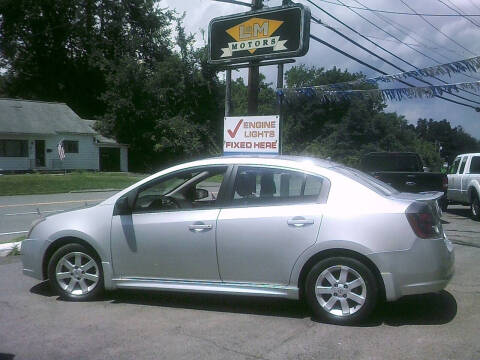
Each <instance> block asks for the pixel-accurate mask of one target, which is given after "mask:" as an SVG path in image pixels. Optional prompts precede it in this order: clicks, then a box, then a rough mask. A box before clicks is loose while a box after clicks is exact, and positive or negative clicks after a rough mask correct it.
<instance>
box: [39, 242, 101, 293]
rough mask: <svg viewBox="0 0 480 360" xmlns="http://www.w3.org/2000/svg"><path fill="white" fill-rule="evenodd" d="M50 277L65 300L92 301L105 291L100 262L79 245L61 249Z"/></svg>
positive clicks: (51, 282) (49, 274)
mask: <svg viewBox="0 0 480 360" xmlns="http://www.w3.org/2000/svg"><path fill="white" fill-rule="evenodd" d="M48 277H49V280H50V284H51V285H52V287H53V288H54V289H55V290H56V291H57V292H58V293H59V295H60V297H62V298H64V299H66V300H71V301H86V300H91V299H93V298H95V297H97V296H99V295H100V294H101V293H102V292H103V289H104V287H103V272H102V267H101V262H100V260H99V259H98V257H97V255H96V254H94V253H93V252H92V251H91V250H89V249H87V248H86V247H85V246H83V245H80V244H68V245H65V246H62V247H61V248H60V249H58V250H57V251H56V252H55V253H54V254H53V256H52V258H51V259H50V262H49V264H48Z"/></svg>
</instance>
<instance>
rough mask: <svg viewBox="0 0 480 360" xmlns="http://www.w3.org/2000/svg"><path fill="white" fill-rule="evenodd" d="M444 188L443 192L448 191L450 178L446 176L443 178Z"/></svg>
mask: <svg viewBox="0 0 480 360" xmlns="http://www.w3.org/2000/svg"><path fill="white" fill-rule="evenodd" d="M442 187H443V191H447V190H448V177H446V176H445V177H444V178H443V182H442Z"/></svg>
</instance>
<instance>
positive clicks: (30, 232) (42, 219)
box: [27, 217, 46, 239]
mask: <svg viewBox="0 0 480 360" xmlns="http://www.w3.org/2000/svg"><path fill="white" fill-rule="evenodd" d="M45 220H46V218H44V217H41V218H40V219H37V220H35V221H34V222H32V225H30V230H29V231H28V235H27V239H29V238H30V235H31V234H32V231H33V229H34V228H35V226H37V225H38V224H40V223H41V222H43V221H45Z"/></svg>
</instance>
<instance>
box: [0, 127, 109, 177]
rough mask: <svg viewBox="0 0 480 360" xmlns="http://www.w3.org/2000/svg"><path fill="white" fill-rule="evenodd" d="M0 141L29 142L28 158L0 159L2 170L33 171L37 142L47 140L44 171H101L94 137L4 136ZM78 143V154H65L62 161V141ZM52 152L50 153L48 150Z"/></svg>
mask: <svg viewBox="0 0 480 360" xmlns="http://www.w3.org/2000/svg"><path fill="white" fill-rule="evenodd" d="M0 139H18V140H28V155H29V156H28V158H23V157H0V170H31V169H34V168H35V140H45V165H46V166H45V167H44V168H39V169H43V170H58V169H67V170H77V169H78V170H99V168H100V167H99V166H100V164H99V150H98V147H97V146H96V144H95V142H94V138H93V136H92V135H67V134H64V135H50V136H49V135H38V136H34V135H28V136H25V135H24V136H22V135H2V134H0ZM62 139H63V140H74V141H78V154H65V159H64V160H63V161H60V159H59V157H58V151H57V145H58V143H59V142H60V141H61V140H62ZM48 149H50V150H51V151H50V152H48V151H47V150H48Z"/></svg>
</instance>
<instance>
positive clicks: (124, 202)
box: [113, 191, 137, 215]
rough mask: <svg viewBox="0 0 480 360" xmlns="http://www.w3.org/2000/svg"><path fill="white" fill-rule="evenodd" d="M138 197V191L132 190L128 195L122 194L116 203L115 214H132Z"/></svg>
mask: <svg viewBox="0 0 480 360" xmlns="http://www.w3.org/2000/svg"><path fill="white" fill-rule="evenodd" d="M136 197H137V192H136V191H132V192H130V193H128V194H127V195H124V196H122V197H121V198H120V199H118V200H117V202H116V203H115V209H114V211H113V215H130V214H131V213H132V211H133V206H134V205H135V198H136Z"/></svg>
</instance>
